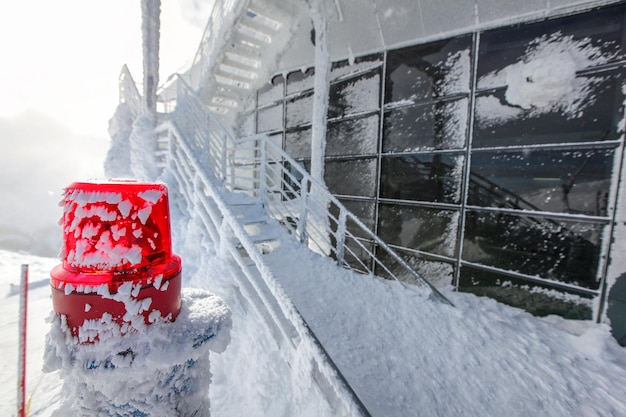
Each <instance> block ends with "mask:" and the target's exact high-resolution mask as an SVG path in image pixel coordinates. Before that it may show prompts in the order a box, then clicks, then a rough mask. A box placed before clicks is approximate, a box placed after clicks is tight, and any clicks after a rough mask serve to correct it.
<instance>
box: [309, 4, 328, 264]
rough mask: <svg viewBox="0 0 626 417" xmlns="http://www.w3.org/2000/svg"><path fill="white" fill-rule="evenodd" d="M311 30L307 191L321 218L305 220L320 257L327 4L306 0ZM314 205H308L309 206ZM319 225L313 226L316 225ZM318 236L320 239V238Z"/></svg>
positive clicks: (324, 240) (324, 246) (324, 239)
mask: <svg viewBox="0 0 626 417" xmlns="http://www.w3.org/2000/svg"><path fill="white" fill-rule="evenodd" d="M308 3H309V10H310V12H311V19H312V20H313V28H314V31H315V37H314V40H315V76H314V77H315V78H314V79H313V87H314V91H313V115H312V123H313V125H312V139H311V177H313V179H314V180H316V181H314V182H312V183H311V191H310V194H309V197H308V199H309V200H314V201H316V202H317V204H316V205H317V206H319V207H321V208H322V211H321V213H322V214H321V215H315V216H310V217H311V218H310V219H306V221H305V223H306V225H307V234H308V235H310V236H315V238H314V239H313V240H315V241H317V242H320V244H319V245H316V247H315V248H312V249H313V250H317V251H320V252H321V253H322V254H324V255H329V254H330V253H331V245H332V243H331V239H330V236H328V235H327V234H324V233H323V232H319V231H320V230H330V226H329V224H328V223H329V220H328V217H327V216H326V215H325V213H326V210H325V209H326V208H328V206H329V204H330V201H328V198H327V197H326V192H325V191H326V190H324V189H323V188H325V187H326V184H325V182H324V159H325V157H326V130H327V127H326V122H327V117H328V116H327V114H328V97H329V89H330V82H329V79H330V67H331V60H330V52H329V49H328V20H327V19H328V17H327V15H326V14H327V10H328V9H329V5H328V4H327V2H326V0H308ZM313 206H314V205H309V207H313ZM320 222H321V223H323V224H316V223H320ZM320 235H321V236H320Z"/></svg>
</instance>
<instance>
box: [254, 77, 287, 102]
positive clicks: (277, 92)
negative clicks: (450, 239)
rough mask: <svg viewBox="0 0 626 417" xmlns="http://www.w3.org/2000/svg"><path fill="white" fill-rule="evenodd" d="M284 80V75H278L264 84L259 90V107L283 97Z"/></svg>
mask: <svg viewBox="0 0 626 417" xmlns="http://www.w3.org/2000/svg"><path fill="white" fill-rule="evenodd" d="M283 80H284V79H283V76H282V75H277V76H275V77H274V78H272V81H271V82H270V83H269V84H266V85H264V86H262V87H261V88H260V89H259V90H258V93H259V94H258V103H257V106H258V107H265V106H267V105H269V104H274V103H275V102H277V101H280V100H282V99H283V94H284V92H283V89H284V88H285V87H284V81H283Z"/></svg>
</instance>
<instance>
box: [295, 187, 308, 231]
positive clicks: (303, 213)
mask: <svg viewBox="0 0 626 417" xmlns="http://www.w3.org/2000/svg"><path fill="white" fill-rule="evenodd" d="M308 201H309V179H308V178H307V177H304V178H302V181H300V216H299V219H298V237H299V239H300V243H304V241H305V240H306V223H307V222H306V218H307V213H308V208H309V202H308Z"/></svg>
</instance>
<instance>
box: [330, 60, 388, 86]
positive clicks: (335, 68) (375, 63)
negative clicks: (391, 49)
mask: <svg viewBox="0 0 626 417" xmlns="http://www.w3.org/2000/svg"><path fill="white" fill-rule="evenodd" d="M382 65H383V55H382V54H373V55H366V56H362V57H357V58H355V59H353V60H351V61H349V60H347V59H345V60H342V61H335V62H333V64H332V66H331V70H330V77H331V82H332V81H334V80H336V79H338V78H340V77H346V76H350V74H354V73H356V72H364V71H367V70H368V69H373V68H376V67H380V66H382Z"/></svg>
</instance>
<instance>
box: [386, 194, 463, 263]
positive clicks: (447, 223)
mask: <svg viewBox="0 0 626 417" xmlns="http://www.w3.org/2000/svg"><path fill="white" fill-rule="evenodd" d="M457 229H458V212H456V211H451V210H442V209H433V208H425V207H416V206H409V205H403V204H380V205H379V211H378V235H379V236H380V237H381V238H382V239H383V241H385V242H387V243H390V244H392V245H397V246H402V247H405V248H409V249H414V250H420V251H424V252H431V253H435V254H438V255H444V256H454V252H455V248H456V235H457Z"/></svg>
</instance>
